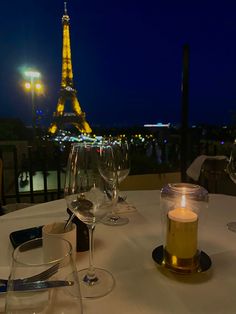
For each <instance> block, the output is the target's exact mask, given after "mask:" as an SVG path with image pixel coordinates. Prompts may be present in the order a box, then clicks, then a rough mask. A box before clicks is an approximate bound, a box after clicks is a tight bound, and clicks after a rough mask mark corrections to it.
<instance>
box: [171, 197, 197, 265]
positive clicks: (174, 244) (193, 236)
mask: <svg viewBox="0 0 236 314" xmlns="http://www.w3.org/2000/svg"><path fill="white" fill-rule="evenodd" d="M167 218H168V219H167V235H166V248H165V251H166V262H167V264H170V265H171V266H173V267H177V268H178V267H179V268H184V267H188V265H191V264H194V263H193V259H194V257H196V254H197V228H198V215H197V214H196V213H195V212H193V211H192V210H191V208H188V207H187V206H186V196H185V195H182V198H181V204H180V207H177V208H174V209H173V210H170V211H169V212H168V215H167ZM193 267H194V266H193Z"/></svg>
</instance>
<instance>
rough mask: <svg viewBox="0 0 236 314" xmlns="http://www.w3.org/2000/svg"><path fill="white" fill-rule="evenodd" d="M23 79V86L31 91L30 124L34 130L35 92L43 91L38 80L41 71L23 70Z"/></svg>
mask: <svg viewBox="0 0 236 314" xmlns="http://www.w3.org/2000/svg"><path fill="white" fill-rule="evenodd" d="M24 76H25V79H26V80H27V81H25V83H24V88H25V90H26V91H27V92H31V106H32V126H33V130H34V132H35V128H36V108H35V94H42V93H43V85H42V82H41V80H40V77H41V73H40V72H38V71H35V70H31V69H30V70H27V71H25V72H24Z"/></svg>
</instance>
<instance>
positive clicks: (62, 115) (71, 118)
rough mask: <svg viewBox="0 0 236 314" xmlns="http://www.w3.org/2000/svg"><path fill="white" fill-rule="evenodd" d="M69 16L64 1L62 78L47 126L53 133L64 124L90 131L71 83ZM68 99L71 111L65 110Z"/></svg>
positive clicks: (82, 130) (84, 131)
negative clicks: (51, 119)
mask: <svg viewBox="0 0 236 314" xmlns="http://www.w3.org/2000/svg"><path fill="white" fill-rule="evenodd" d="M69 21H70V18H69V15H68V14H67V6H66V2H64V14H63V17H62V27H63V46H62V78H61V89H60V95H59V99H58V103H57V109H56V112H54V114H53V121H52V123H51V125H50V127H49V132H50V133H51V134H54V133H56V132H57V130H61V129H64V128H65V125H74V126H75V127H76V128H77V129H78V130H79V131H80V132H82V133H91V132H92V130H91V128H90V126H89V124H88V122H87V121H86V119H85V113H84V112H82V110H81V107H80V104H79V101H78V98H77V96H76V94H77V91H76V89H75V88H74V83H73V71H72V61H71V48H70V24H69ZM67 101H69V102H71V104H72V109H73V110H72V112H65V111H64V110H65V104H66V102H67Z"/></svg>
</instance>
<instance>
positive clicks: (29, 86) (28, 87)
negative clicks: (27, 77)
mask: <svg viewBox="0 0 236 314" xmlns="http://www.w3.org/2000/svg"><path fill="white" fill-rule="evenodd" d="M25 89H27V90H30V89H31V84H30V83H29V82H25Z"/></svg>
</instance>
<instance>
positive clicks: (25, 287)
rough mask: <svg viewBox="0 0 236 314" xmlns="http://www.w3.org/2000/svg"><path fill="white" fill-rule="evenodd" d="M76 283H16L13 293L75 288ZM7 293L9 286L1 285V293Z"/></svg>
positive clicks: (53, 281) (54, 281)
mask: <svg viewBox="0 0 236 314" xmlns="http://www.w3.org/2000/svg"><path fill="white" fill-rule="evenodd" d="M73 285H74V281H68V280H52V281H33V282H24V283H23V282H21V283H18V282H15V283H14V286H13V289H12V290H11V291H35V290H44V289H49V288H59V287H66V286H73ZM2 292H7V285H6V284H2V285H1V284H0V293H2Z"/></svg>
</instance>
